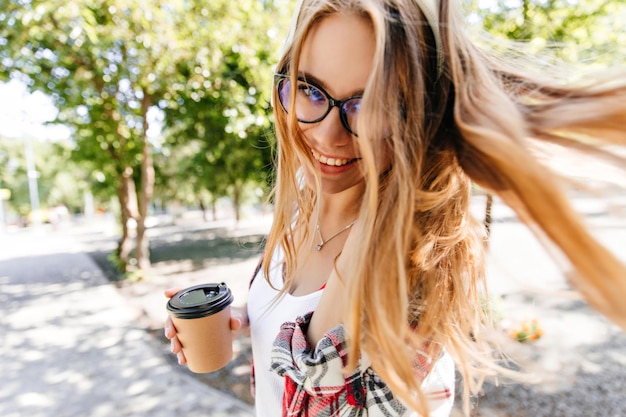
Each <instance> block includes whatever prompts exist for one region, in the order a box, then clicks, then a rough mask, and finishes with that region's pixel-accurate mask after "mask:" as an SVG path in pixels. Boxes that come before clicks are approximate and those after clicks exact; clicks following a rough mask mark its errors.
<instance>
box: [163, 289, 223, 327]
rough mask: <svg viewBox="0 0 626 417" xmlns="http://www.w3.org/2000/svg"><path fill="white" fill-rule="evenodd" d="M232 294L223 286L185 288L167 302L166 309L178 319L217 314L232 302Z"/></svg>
mask: <svg viewBox="0 0 626 417" xmlns="http://www.w3.org/2000/svg"><path fill="white" fill-rule="evenodd" d="M233 299H234V297H233V294H232V293H231V291H230V289H229V288H228V287H227V286H226V284H224V283H223V282H222V283H221V284H200V285H196V286H193V287H189V288H186V289H184V290H182V291H180V292H178V293H177V294H176V295H174V296H173V297H172V298H170V299H169V301H168V302H167V309H168V310H169V311H170V312H171V313H172V315H173V316H174V317H176V318H179V319H196V318H200V317H207V316H210V315H212V314H217V313H219V312H220V311H222V310H224V309H225V308H226V307H228V306H229V305H230V303H232V302H233Z"/></svg>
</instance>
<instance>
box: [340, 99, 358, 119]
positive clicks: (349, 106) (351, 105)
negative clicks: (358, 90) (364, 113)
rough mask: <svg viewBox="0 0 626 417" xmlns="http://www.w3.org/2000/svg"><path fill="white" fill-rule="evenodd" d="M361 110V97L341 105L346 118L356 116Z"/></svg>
mask: <svg viewBox="0 0 626 417" xmlns="http://www.w3.org/2000/svg"><path fill="white" fill-rule="evenodd" d="M359 110H361V97H356V98H353V99H351V100H348V101H346V102H345V103H344V104H343V111H344V112H345V113H346V114H347V115H348V116H357V115H358V114H359Z"/></svg>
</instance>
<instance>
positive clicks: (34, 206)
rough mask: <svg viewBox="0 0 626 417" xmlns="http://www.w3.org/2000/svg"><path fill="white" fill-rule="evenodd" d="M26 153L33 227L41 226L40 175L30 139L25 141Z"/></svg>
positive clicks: (27, 138)
mask: <svg viewBox="0 0 626 417" xmlns="http://www.w3.org/2000/svg"><path fill="white" fill-rule="evenodd" d="M24 153H25V155H26V172H27V175H28V192H29V194H30V210H31V213H32V216H33V226H39V225H40V224H41V214H40V213H39V188H38V186H37V178H38V177H39V173H38V172H37V169H36V168H35V157H34V155H33V147H32V144H31V141H30V137H28V136H26V138H25V139H24Z"/></svg>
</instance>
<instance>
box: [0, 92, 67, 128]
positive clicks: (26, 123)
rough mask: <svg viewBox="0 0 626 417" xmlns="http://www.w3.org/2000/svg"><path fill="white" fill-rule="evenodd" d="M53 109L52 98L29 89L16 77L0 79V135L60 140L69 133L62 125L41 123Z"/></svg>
mask: <svg viewBox="0 0 626 417" xmlns="http://www.w3.org/2000/svg"><path fill="white" fill-rule="evenodd" d="M56 115H57V110H56V108H55V107H54V105H53V104H52V101H51V100H50V98H49V97H47V96H46V95H45V94H43V93H40V92H35V93H32V94H31V93H29V92H28V90H27V88H26V86H25V85H24V84H23V83H21V82H20V81H17V80H11V81H10V82H8V83H0V136H4V137H9V138H16V139H19V138H23V137H25V136H29V137H33V138H38V139H42V140H61V139H66V138H68V136H69V131H68V129H67V128H65V127H64V126H52V125H50V126H45V125H44V124H45V123H46V122H48V121H51V120H53V119H54V118H55V117H56Z"/></svg>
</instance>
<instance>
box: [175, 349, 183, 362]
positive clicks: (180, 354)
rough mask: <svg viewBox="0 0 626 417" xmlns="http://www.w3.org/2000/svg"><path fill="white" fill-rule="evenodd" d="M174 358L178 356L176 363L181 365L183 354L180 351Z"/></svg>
mask: <svg viewBox="0 0 626 417" xmlns="http://www.w3.org/2000/svg"><path fill="white" fill-rule="evenodd" d="M176 358H178V364H179V365H182V364H183V354H182V352H179V353H178V354H176Z"/></svg>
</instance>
